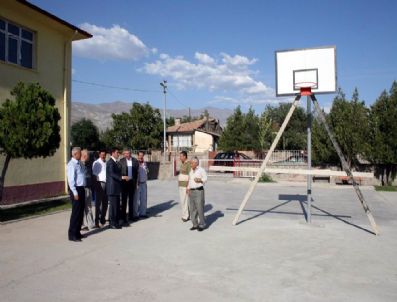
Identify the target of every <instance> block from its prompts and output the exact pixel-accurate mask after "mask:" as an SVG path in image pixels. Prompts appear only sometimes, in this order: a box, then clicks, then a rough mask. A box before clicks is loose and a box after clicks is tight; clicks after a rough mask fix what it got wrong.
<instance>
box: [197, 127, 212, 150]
mask: <svg viewBox="0 0 397 302" xmlns="http://www.w3.org/2000/svg"><path fill="white" fill-rule="evenodd" d="M193 140H194V142H193V145H196V148H195V152H205V151H208V150H209V149H210V148H212V146H213V143H214V140H213V137H212V135H211V134H208V133H204V132H200V131H195V132H194V139H193Z"/></svg>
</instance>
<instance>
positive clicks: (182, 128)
mask: <svg viewBox="0 0 397 302" xmlns="http://www.w3.org/2000/svg"><path fill="white" fill-rule="evenodd" d="M195 131H200V132H204V133H208V134H211V135H214V136H220V135H221V133H222V128H221V127H220V126H219V122H218V121H217V120H216V119H214V118H209V119H208V120H207V119H206V118H203V119H200V120H196V121H193V122H188V123H181V124H176V125H174V126H171V127H168V128H167V133H194V132H195Z"/></svg>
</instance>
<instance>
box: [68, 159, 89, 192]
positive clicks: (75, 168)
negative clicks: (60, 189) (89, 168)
mask: <svg viewBox="0 0 397 302" xmlns="http://www.w3.org/2000/svg"><path fill="white" fill-rule="evenodd" d="M67 172H68V184H69V188H70V190H71V191H72V192H73V195H75V196H77V195H78V194H77V189H76V187H84V186H85V173H84V169H83V167H82V166H81V163H80V161H78V160H77V159H75V158H72V159H71V160H70V161H69V162H68V166H67Z"/></svg>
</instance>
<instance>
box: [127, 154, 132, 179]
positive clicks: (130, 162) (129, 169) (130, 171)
mask: <svg viewBox="0 0 397 302" xmlns="http://www.w3.org/2000/svg"><path fill="white" fill-rule="evenodd" d="M126 160H127V171H128V179H132V159H131V158H130V159H128V158H126Z"/></svg>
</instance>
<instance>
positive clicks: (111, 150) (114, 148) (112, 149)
mask: <svg viewBox="0 0 397 302" xmlns="http://www.w3.org/2000/svg"><path fill="white" fill-rule="evenodd" d="M119 150H120V149H119V148H117V147H112V148H111V149H110V154H113V153H114V152H116V151H119Z"/></svg>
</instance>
